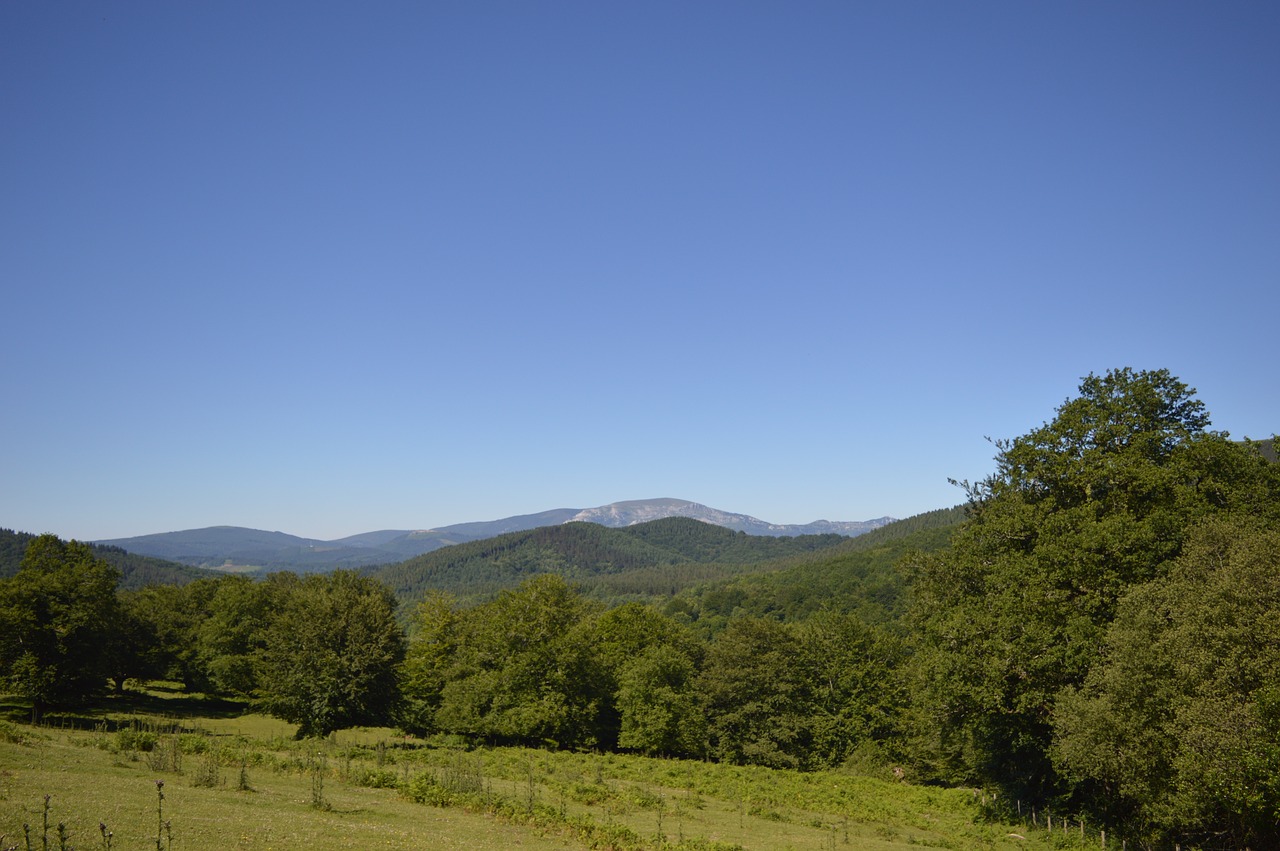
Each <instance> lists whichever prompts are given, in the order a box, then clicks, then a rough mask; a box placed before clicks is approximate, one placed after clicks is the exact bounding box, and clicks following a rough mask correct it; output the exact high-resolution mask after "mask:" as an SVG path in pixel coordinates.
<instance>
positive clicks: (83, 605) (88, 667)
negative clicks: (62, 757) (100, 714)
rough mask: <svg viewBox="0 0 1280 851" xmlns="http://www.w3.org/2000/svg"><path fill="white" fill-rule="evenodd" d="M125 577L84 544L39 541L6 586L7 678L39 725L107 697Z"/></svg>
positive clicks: (2, 629) (1, 657) (0, 659)
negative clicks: (52, 712)
mask: <svg viewBox="0 0 1280 851" xmlns="http://www.w3.org/2000/svg"><path fill="white" fill-rule="evenodd" d="M118 580H119V573H118V572H117V571H116V570H115V568H113V567H111V566H110V565H108V564H107V563H106V562H103V561H102V560H100V559H98V558H97V557H96V556H95V555H94V554H93V551H92V550H91V549H90V548H89V547H88V546H87V545H86V544H82V543H80V542H79V541H70V542H64V541H61V540H59V539H58V538H56V537H55V536H53V535H41V536H40V537H38V538H36V539H34V540H33V541H31V542H30V543H29V544H28V546H27V551H26V554H25V555H24V556H23V559H22V564H21V567H20V568H19V570H18V572H17V574H15V575H14V576H12V577H10V578H8V579H5V580H0V672H3V674H4V676H5V677H6V678H7V679H8V682H9V685H10V687H11V688H12V689H13V690H14V691H16V692H17V693H18V694H21V695H23V696H25V697H27V698H29V699H30V700H31V705H32V716H33V718H34V719H35V720H37V721H38V720H39V719H40V717H41V716H42V715H43V714H44V712H45V711H46V710H47V709H48V708H50V707H54V706H66V705H74V704H77V703H80V702H82V701H83V700H85V699H86V698H88V697H90V696H91V695H93V694H94V693H95V692H97V691H99V690H101V689H102V688H103V686H105V685H106V680H107V677H108V676H109V675H110V674H112V673H114V672H113V671H112V670H111V661H112V659H111V649H112V647H113V644H114V642H113V640H112V639H113V629H114V627H115V624H116V623H117V622H118V620H119V619H118V612H119V607H118V604H117V602H116V596H115V587H116V582H117V581H118Z"/></svg>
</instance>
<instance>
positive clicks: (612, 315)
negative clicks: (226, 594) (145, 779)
mask: <svg viewBox="0 0 1280 851" xmlns="http://www.w3.org/2000/svg"><path fill="white" fill-rule="evenodd" d="M1277 45H1280V4H1277V3H1275V2H1270V0H1267V2H1249V0H1241V2H1232V3H1205V2H1191V3H1180V2H1167V0H1160V2H1142V3H1140V2H1122V3H1114V2H1105V3H1101V2H1099V3H1094V2H1072V3H1047V2H1046V3H1041V2H1032V3H1028V2H1022V0H1016V2H1014V0H1010V2H995V3H992V2H962V3H954V2H942V0H936V2H933V1H930V2H923V1H922V0H892V2H832V3H825V2H808V3H805V2H799V3H797V2H766V3H761V2H748V0H733V2H695V3H689V2H643V3H640V2H594V1H593V2H560V0H547V2H525V0H520V2H510V3H495V2H484V0H465V2H405V3H396V2H375V3H329V2H297V3H288V2H266V3H264V2H203V3H194V2H190V3H171V2H126V3H107V2H97V1H96V0H95V2H70V1H69V0H59V2H56V3H46V2H36V0H7V2H4V3H0V296H2V300H0V317H3V335H2V336H0V369H3V376H4V379H5V381H4V389H3V399H4V401H3V406H2V407H0V526H5V527H9V528H14V529H18V530H22V531H28V532H36V533H40V532H53V533H55V534H58V535H61V536H63V537H68V538H70V537H75V538H81V539H102V538H113V537H123V536H130V535H136V534H145V533H150V532H163V531H172V530H177V529H188V528H195V527H201V526H210V525H222V524H227V525H239V526H251V527H255V528H260V529H270V530H281V531H285V532H291V533H294V534H298V535H306V536H313V537H319V538H336V537H341V536H344V535H348V534H352V533H356V532H362V531H369V530H373V529H382V528H400V529H412V528H429V527H432V526H441V525H446V524H450V523H457V522H463V521H470V520H487V519H494V518H498V517H504V516H508V515H512V514H524V513H531V512H536V511H542V510H545V509H549V508H557V507H578V508H585V507H590V506H595V505H601V504H604V503H608V502H614V501H617V500H624V499H643V498H651V497H660V496H671V497H679V498H683V499H691V500H694V501H697V502H702V503H705V504H707V505H711V506H714V507H716V508H720V509H724V510H727V511H736V512H742V513H746V514H751V515H754V516H756V517H759V518H761V519H764V520H768V521H771V522H776V523H803V522H808V521H811V520H816V519H819V518H825V519H831V520H861V519H867V518H872V517H879V516H882V515H892V516H897V517H904V516H908V515H911V514H915V513H918V512H921V511H926V510H930V509H933V508H940V507H945V506H949V505H953V504H956V503H958V502H960V501H962V498H963V494H962V493H961V492H960V491H958V490H957V489H956V488H954V487H952V486H950V485H948V484H947V479H948V477H955V478H962V479H963V478H970V479H972V478H979V477H981V476H983V475H985V474H986V473H988V472H990V471H991V470H992V467H993V464H992V456H993V454H994V449H993V447H992V446H991V445H990V444H989V443H988V442H986V440H985V439H984V437H986V436H990V437H995V438H999V437H1013V436H1016V435H1018V434H1022V433H1025V432H1026V431H1029V430H1030V429H1032V428H1034V427H1036V426H1038V425H1039V424H1041V423H1042V422H1044V421H1045V420H1047V419H1050V418H1051V417H1052V416H1053V412H1054V409H1055V408H1056V407H1057V406H1058V405H1059V404H1061V403H1062V402H1063V401H1064V400H1065V399H1066V398H1067V397H1069V396H1072V395H1074V394H1075V392H1076V389H1077V387H1078V384H1079V379H1080V378H1081V377H1082V376H1084V375H1086V374H1088V373H1090V372H1097V373H1101V372H1104V371H1105V370H1107V369H1110V368H1113V367H1121V366H1132V367H1134V368H1137V369H1155V368H1167V369H1169V370H1170V371H1172V372H1173V373H1174V374H1175V375H1177V376H1178V377H1180V378H1181V379H1182V380H1183V381H1185V382H1187V383H1188V384H1190V385H1191V386H1193V387H1195V388H1196V389H1197V390H1198V391H1199V396H1200V398H1201V399H1202V400H1203V401H1204V402H1205V403H1206V405H1207V406H1208V409H1209V411H1210V413H1211V415H1212V416H1213V422H1214V426H1215V427H1216V428H1218V429H1222V430H1226V431H1229V432H1230V433H1231V434H1232V435H1233V436H1236V437H1243V436H1246V435H1247V436H1250V437H1255V438H1260V437H1267V436H1270V435H1271V434H1272V433H1273V432H1275V431H1280V393H1278V392H1277V390H1278V389H1280V387H1278V385H1280V380H1278V374H1280V373H1278V372H1277V361H1276V356H1275V353H1276V345H1275V340H1276V332H1275V328H1276V327H1277V321H1278V319H1280V48H1277ZM1268 341H1270V342H1268Z"/></svg>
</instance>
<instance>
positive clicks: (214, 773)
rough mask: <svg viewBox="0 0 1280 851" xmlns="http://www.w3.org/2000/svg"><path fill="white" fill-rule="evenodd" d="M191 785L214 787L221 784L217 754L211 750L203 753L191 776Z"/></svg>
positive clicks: (220, 769)
mask: <svg viewBox="0 0 1280 851" xmlns="http://www.w3.org/2000/svg"><path fill="white" fill-rule="evenodd" d="M191 785H192V786H201V787H204V788H207V789H216V788H217V787H219V786H221V785H222V768H221V766H219V765H218V755H217V754H216V753H214V752H213V751H208V752H207V753H205V755H204V758H203V759H202V760H200V765H199V766H197V767H196V770H195V774H193V775H192V777H191Z"/></svg>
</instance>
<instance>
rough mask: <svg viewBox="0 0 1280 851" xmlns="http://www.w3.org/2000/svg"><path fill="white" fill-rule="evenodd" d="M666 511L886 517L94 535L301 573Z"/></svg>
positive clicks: (825, 525)
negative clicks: (328, 533) (333, 534)
mask: <svg viewBox="0 0 1280 851" xmlns="http://www.w3.org/2000/svg"><path fill="white" fill-rule="evenodd" d="M667 517H684V518H688V519H693V520H701V521H703V522H705V523H710V524H714V525H716V526H721V527H724V528H726V529H730V530H734V531H739V532H746V533H748V534H750V535H756V536H762V537H784V536H787V537H791V536H807V535H815V534H834V535H845V536H852V535H860V534H863V533H865V532H868V531H870V530H873V529H876V528H878V527H880V526H883V525H884V524H886V523H889V522H891V519H892V518H889V517H881V518H879V519H876V520H866V521H828V520H819V521H816V522H814V523H808V524H803V525H779V524H774V523H766V522H765V521H763V520H758V519H756V518H754V517H751V516H749V515H746V514H734V513H732V512H727V511H720V510H719V509H715V508H709V507H707V506H705V505H701V504H700V503H696V502H690V501H688V500H682V499H649V500H630V501H626V502H615V503H611V504H609V505H603V506H599V507H597V508H589V509H577V508H555V509H551V510H549V511H542V512H538V513H536V514H521V515H516V516H513V517H505V518H502V519H499V520H488V521H479V522H471V523H457V524H454V525H451V526H442V527H440V528H437V529H423V530H416V531H410V530H402V529H384V530H379V531H374V532H363V533H360V534H357V535H350V536H348V537H345V538H339V539H337V540H332V541H325V540H319V539H316V538H301V537H298V536H296V535H289V534H286V533H284V532H267V531H263V530H260V529H247V528H244V527H240V526H210V527H206V528H203V529H188V530H185V531H180V532H161V533H158V534H153V535H141V536H137V537H132V538H114V539H110V540H104V541H99V542H98V543H100V544H104V545H107V546H113V547H118V548H120V549H123V550H126V551H128V552H130V553H139V554H142V555H149V556H154V557H157V558H163V559H167V560H170V561H175V562H179V563H182V564H187V565H193V566H197V567H206V568H213V569H219V570H236V569H239V570H244V569H258V570H293V571H298V572H304V573H305V572H315V571H327V570H333V569H336V568H364V567H370V566H373V565H382V564H392V563H395V562H400V561H404V560H406V559H410V558H414V557H416V556H419V555H423V554H425V553H429V552H433V551H435V550H438V549H441V548H443V547H448V546H453V545H456V544H462V543H467V542H470V541H478V540H484V539H487V538H492V537H494V536H497V535H503V534H508V533H512V532H520V531H527V530H530V529H535V528H540V527H544V526H559V525H563V524H565V523H570V522H589V523H593V524H596V525H600V526H605V527H609V528H622V527H627V526H634V525H637V524H640V523H645V522H648V521H651V520H658V519H663V518H667Z"/></svg>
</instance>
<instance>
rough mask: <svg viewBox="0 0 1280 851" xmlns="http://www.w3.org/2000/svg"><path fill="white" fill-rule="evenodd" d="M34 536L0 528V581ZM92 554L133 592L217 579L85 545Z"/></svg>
mask: <svg viewBox="0 0 1280 851" xmlns="http://www.w3.org/2000/svg"><path fill="white" fill-rule="evenodd" d="M35 538H36V536H35V535H32V534H30V533H28V532H15V531H13V530H12V529H0V579H3V578H6V577H9V576H13V575H14V574H15V573H17V572H18V568H19V567H20V566H21V565H22V556H23V555H24V554H25V553H26V551H27V544H29V543H31V541H33V540H35ZM89 547H90V548H91V549H92V550H93V554H94V555H96V556H97V557H98V558H100V559H102V560H103V561H105V562H107V563H108V564H110V565H111V566H112V567H114V568H115V569H116V570H119V571H120V588H121V589H124V590H136V589H138V588H144V587H146V586H148V585H185V584H187V583H188V582H192V581H194V580H196V579H200V578H202V577H214V576H221V575H222V574H221V573H219V572H218V571H213V570H202V569H200V568H198V567H188V566H187V565H185V564H178V563H176V562H172V561H165V560H164V559H162V558H152V557H151V556H141V555H136V554H134V553H128V552H125V551H124V550H122V549H120V548H119V547H109V546H105V545H103V544H89Z"/></svg>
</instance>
